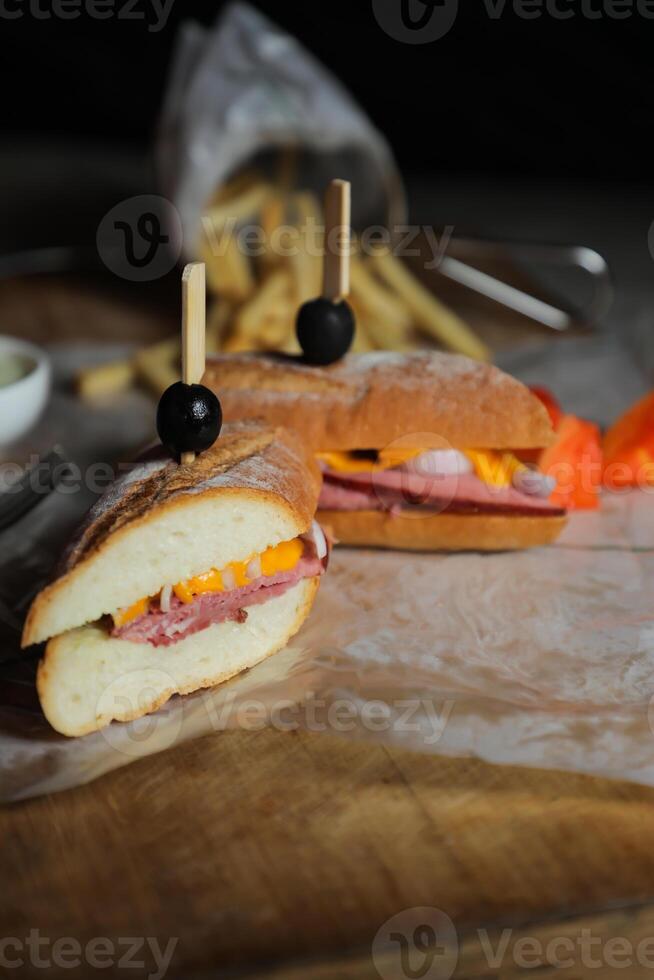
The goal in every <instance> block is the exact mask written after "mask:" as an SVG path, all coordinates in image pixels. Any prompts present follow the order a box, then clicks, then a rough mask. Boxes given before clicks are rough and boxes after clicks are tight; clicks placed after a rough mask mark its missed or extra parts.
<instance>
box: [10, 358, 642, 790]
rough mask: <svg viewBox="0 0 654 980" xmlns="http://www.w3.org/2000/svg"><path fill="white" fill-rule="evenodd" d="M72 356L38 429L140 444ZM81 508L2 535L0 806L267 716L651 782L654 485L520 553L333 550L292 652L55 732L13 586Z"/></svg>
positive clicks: (135, 412)
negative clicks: (106, 719)
mask: <svg viewBox="0 0 654 980" xmlns="http://www.w3.org/2000/svg"><path fill="white" fill-rule="evenodd" d="M593 343H596V342H592V341H589V342H588V344H589V345H590V346H587V347H586V350H587V351H588V353H589V356H590V353H591V347H592V344H593ZM581 350H582V352H583V348H581ZM112 353H113V352H112ZM605 353H606V357H605V359H606V361H607V363H610V362H611V357H610V356H609V354H610V350H608V349H607V350H606V351H605ZM73 354H74V355H75V356H72V355H73ZM615 355H616V359H617V360H616V361H615V362H614V366H615V363H618V361H619V360H620V359H621V358H622V357H623V354H622V352H620V351H618V350H617V349H616V351H615ZM85 356H88V352H86V354H85V353H84V351H80V350H77V351H74V352H73V351H71V350H68V351H66V352H63V351H61V352H59V355H58V360H57V363H58V364H59V365H60V370H59V371H58V373H57V376H58V378H59V384H58V387H57V395H56V398H55V402H54V404H53V407H52V411H51V412H50V413H49V417H48V422H47V425H48V426H49V431H50V433H51V434H52V433H54V434H56V433H57V432H58V427H59V426H60V425H61V420H62V419H65V420H66V427H67V428H68V431H69V436H73V435H75V438H76V439H78V440H80V441H81V443H82V445H83V447H84V452H86V453H88V451H89V445H90V438H89V437H90V433H92V432H95V433H96V441H95V449H96V454H97V455H96V458H98V457H99V456H100V455H101V445H102V439H104V440H105V444H106V440H107V439H108V436H109V434H110V433H111V442H112V444H113V445H114V446H115V442H116V438H117V432H119V431H120V432H123V431H124V433H125V438H126V437H127V436H126V433H127V431H128V429H127V425H126V422H127V419H129V420H130V425H131V427H130V430H129V431H130V432H131V433H132V434H133V438H135V439H136V438H143V439H145V438H147V437H149V435H150V426H151V421H150V420H151V417H152V413H153V406H152V405H151V404H148V403H147V400H144V401H143V402H142V403H140V402H139V404H136V403H135V402H134V401H133V400H132V401H130V402H129V404H128V403H123V404H119V403H114V404H112V405H111V406H106V407H104V408H98V409H97V410H96V411H97V416H96V414H95V413H91V414H90V415H89V413H88V412H87V411H86V409H81V408H80V407H79V406H78V405H77V403H75V401H74V399H72V397H70V396H68V395H67V394H66V393H65V386H64V382H65V371H64V372H63V373H62V370H61V368H62V367H63V366H65V370H71V371H72V370H74V368H75V366H76V365H77V364H79V363H80V359H82V360H83V359H84V357H85ZM94 356H95V357H97V348H96V349H94ZM573 360H574V358H573ZM570 370H572V371H574V370H577V371H579V370H580V365H579V364H577V365H575V364H574V363H573V364H571V366H570ZM622 377H623V379H624V378H625V374H624V372H623V374H622ZM612 383H613V385H614V387H619V378H618V376H617V375H615V374H614V376H613V379H612ZM628 395H629V392H628V390H626V389H625V391H624V398H625V399H627V398H628ZM75 413H78V415H77V425H76V426H72V427H71V425H70V422H71V418H73V417H75ZM100 419H102V421H101V422H100ZM109 420H111V425H110V424H109ZM121 420H122V421H121ZM102 433H104V435H102ZM73 448H74V447H73ZM73 455H75V453H73ZM82 505H84V506H85V505H86V500H85V499H84V495H83V494H79V495H71V496H69V497H68V498H67V499H64V498H62V497H60V496H59V495H58V494H54V495H52V497H50V498H48V500H47V501H45V502H44V503H43V504H41V505H40V506H39V509H38V510H37V511H35V512H34V514H33V515H32V516H31V517H28V518H25V519H24V520H23V521H21V524H20V525H19V526H16V527H15V528H13V529H11V530H10V531H9V532H6V533H5V534H4V535H2V536H1V537H0V570H1V571H2V573H3V577H2V579H1V585H0V589H1V591H0V599H1V600H2V601H3V602H4V606H3V610H4V611H3V616H2V619H3V624H4V628H5V639H4V647H3V652H4V655H5V658H9V659H10V660H11V658H12V657H13V658H14V660H13V662H9V663H6V664H5V666H4V670H5V678H9V679H11V683H7V684H6V685H5V689H4V690H5V697H4V700H5V702H6V701H9V700H12V701H13V702H14V704H13V705H10V704H6V703H5V705H4V706H2V707H0V798H2V800H4V801H7V800H13V799H20V798H24V797H27V796H33V795H37V794H39V793H44V792H51V791H55V790H60V789H65V788H67V787H70V786H73V785H77V784H79V783H83V782H86V781H88V780H90V779H93V778H95V777H97V776H99V775H101V774H102V773H104V772H107V771H108V770H110V769H114V768H117V767H119V766H122V765H126V764H128V763H129V762H131V761H132V760H133V759H134V758H138V757H140V756H143V755H149V754H152V753H155V752H159V751H162V750H163V749H166V748H168V747H170V746H171V745H173V744H176V743H178V742H180V741H183V740H184V739H189V738H193V737H196V736H198V735H201V734H205V733H208V732H212V731H215V732H217V733H219V732H220V730H221V729H224V728H228V727H235V726H241V727H247V728H255V729H256V728H258V727H262V726H264V725H275V726H276V727H278V728H281V729H283V730H288V729H293V728H298V727H301V728H308V729H310V730H312V731H315V732H317V733H320V732H330V733H332V734H337V735H341V736H342V737H344V738H365V739H372V740H382V741H385V742H389V743H392V744H396V745H403V746H405V747H409V748H411V749H414V750H417V751H422V752H433V753H442V754H447V755H474V756H478V757H480V758H483V759H486V760H488V761H490V762H495V763H505V764H514V765H515V764H518V765H530V766H541V767H545V768H559V769H568V770H573V771H580V772H587V773H596V774H602V775H607V776H613V777H621V778H628V779H632V780H634V781H638V782H642V783H645V784H649V785H654V734H653V733H652V725H653V724H654V712H653V710H652V708H651V704H650V699H651V698H652V695H654V610H653V607H652V596H653V595H654V496H653V495H652V494H649V493H644V492H641V491H635V492H628V493H626V494H620V495H611V496H609V497H605V498H604V500H603V504H602V509H601V511H598V512H590V513H580V514H576V515H573V516H572V518H571V521H570V524H569V527H568V528H567V529H566V531H565V533H564V535H563V536H562V538H561V539H560V540H559V542H558V543H557V544H556V545H555V546H553V547H550V548H543V549H536V550H532V551H529V552H524V553H513V554H509V553H506V554H494V555H479V554H467V555H451V556H444V555H429V554H417V555H411V554H408V553H392V552H379V551H377V552H369V551H354V550H337V551H335V552H334V554H333V557H332V562H331V565H330V568H329V571H328V574H327V575H326V576H325V578H324V580H323V583H322V585H321V588H320V592H319V595H318V599H317V602H316V605H315V607H314V610H313V613H312V615H311V617H310V619H309V620H308V622H307V623H306V624H305V626H304V628H303V629H302V630H301V632H300V633H299V634H298V635H297V636H296V637H295V638H294V639H293V641H292V644H291V646H290V647H288V648H287V649H286V650H284V651H282V652H281V653H279V654H277V655H276V656H274V657H272V658H270V659H269V660H268V661H266V662H265V663H263V664H261V665H259V666H258V667H255V668H254V669H253V670H251V671H249V672H247V673H246V674H243V675H241V676H240V677H238V678H236V679H234V680H233V681H231V682H229V683H227V684H225V685H223V686H222V687H220V688H216V689H215V690H213V691H210V692H201V693H198V694H196V695H193V696H191V697H186V698H179V697H177V698H174V699H172V700H171V702H170V703H169V704H168V705H167V706H166V707H165V708H163V709H162V710H160V711H159V712H157V713H156V714H155V715H152V716H149V717H148V718H146V719H141V720H139V721H138V722H134V723H131V724H128V725H119V724H114V725H111V726H109V728H108V729H106V730H105V731H104V732H102V733H97V734H94V735H90V736H86V737H84V738H81V739H66V738H63V737H61V736H58V735H56V734H55V733H53V732H52V731H51V730H50V729H49V727H48V725H47V723H46V722H45V720H44V719H43V718H42V716H41V715H40V713H39V712H38V710H37V709H36V708H35V707H34V697H33V686H32V681H31V675H32V672H33V663H31V662H27V663H26V662H25V661H23V663H22V664H21V663H20V662H18V661H16V659H15V658H16V655H17V650H16V637H17V630H18V627H19V625H20V618H21V616H22V612H23V610H24V606H25V603H26V601H27V594H26V592H25V585H26V584H27V583H29V586H30V588H29V589H28V590H27V592H29V591H31V590H33V589H34V587H35V585H36V577H37V576H41V575H42V574H43V573H44V572H45V571H46V566H47V564H48V560H49V559H51V558H52V557H53V554H54V552H55V551H56V548H55V547H54V546H53V545H51V544H50V542H52V541H55V540H58V539H61V538H62V536H65V534H66V533H67V527H69V526H70V525H71V523H72V522H73V521H74V520H76V519H77V516H78V515H77V511H78V510H79V509H80V508H81V507H82ZM17 693H18V697H17ZM16 701H19V702H22V705H23V706H19V705H17V704H16V703H15V702H16ZM215 737H218V738H219V737H220V734H216V736H215Z"/></svg>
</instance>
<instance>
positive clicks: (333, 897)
mask: <svg viewBox="0 0 654 980" xmlns="http://www.w3.org/2000/svg"><path fill="white" fill-rule="evenodd" d="M167 302H168V300H167V299H166V302H164V303H163V304H162V305H161V306H160V307H157V306H156V305H150V304H149V303H148V305H147V307H146V305H145V304H143V305H142V306H141V307H140V308H138V307H137V308H136V309H135V307H134V306H133V304H132V303H131V302H130V301H129V300H126V299H125V298H124V297H120V296H117V295H116V294H115V293H113V292H107V291H104V292H103V291H100V292H99V293H98V292H97V290H96V288H95V287H93V286H89V285H88V284H81V283H79V284H75V283H70V282H68V283H62V282H61V281H56V280H52V281H46V280H43V281H40V282H38V283H36V282H32V283H29V284H20V283H18V284H8V283H4V284H2V285H1V286H0V314H1V315H2V318H3V322H4V323H5V324H8V325H9V324H12V325H14V326H15V332H21V333H23V334H29V335H31V336H38V337H41V338H45V337H47V339H48V340H50V341H52V340H54V339H55V338H57V337H66V338H70V337H72V336H75V335H76V336H80V335H82V336H85V337H87V338H88V336H89V335H95V336H98V338H99V339H106V338H107V337H111V339H119V336H120V339H124V338H126V337H129V339H132V340H133V339H139V338H143V339H153V338H154V337H156V336H159V335H164V334H166V333H169V332H170V330H171V329H174V322H175V317H176V310H173V311H172V313H171V310H170V306H169V305H168V306H167ZM118 335H119V336H118ZM652 751H653V752H654V741H653V743H652ZM653 823H654V790H649V789H645V788H642V787H638V786H634V785H631V784H627V783H620V782H610V781H607V780H602V779H595V778H589V777H584V776H574V775H570V774H562V773H556V772H541V771H536V770H529V769H517V768H497V767H493V766H489V765H486V764H484V763H481V762H478V761H476V760H456V759H441V758H435V757H433V756H423V755H417V754H411V753H408V752H404V751H398V750H392V749H389V748H387V747H383V746H379V745H371V744H367V743H366V744H363V743H355V742H348V741H343V740H338V739H335V738H332V737H326V736H324V735H311V734H303V733H281V732H276V731H263V732H259V733H253V732H242V731H237V732H230V733H220V734H217V735H214V736H210V737H206V738H202V739H199V740H197V741H195V742H192V743H189V744H185V745H183V746H180V747H178V748H176V749H174V750H171V751H169V752H168V753H165V754H163V755H160V756H157V757H154V758H150V759H145V760H142V761H139V762H137V763H134V764H132V765H130V766H128V767H126V768H124V769H121V770H119V771H117V772H114V773H112V774H110V775H107V776H105V777H103V778H102V779H99V780H97V781H96V782H94V783H92V784H90V785H88V786H84V787H80V788H78V789H75V790H72V791H69V792H66V793H62V794H59V795H56V796H53V797H44V798H41V799H37V800H32V801H27V802H25V803H21V804H15V805H12V806H9V807H6V808H4V809H3V810H1V811H0V841H1V842H2V846H1V849H0V881H2V883H3V888H2V897H1V898H0V926H1V928H0V937H12V939H16V940H17V941H18V942H19V943H22V944H23V945H22V946H20V947H19V949H20V950H22V953H21V954H20V955H22V956H23V959H24V965H23V967H22V968H21V970H20V973H18V972H17V973H16V975H20V976H27V977H31V976H34V977H40V976H42V974H43V967H42V966H41V967H39V966H37V965H35V963H34V962H31V961H30V954H29V950H28V948H27V947H25V946H24V942H25V939H26V938H27V937H28V936H29V932H30V930H31V929H38V930H39V933H40V936H41V937H47V938H48V939H49V941H50V943H52V941H54V940H55V939H57V938H62V937H72V938H73V939H75V940H77V942H79V943H81V944H85V943H86V942H87V941H88V940H90V939H92V938H96V937H107V939H108V940H109V941H110V942H111V943H112V944H114V948H115V949H116V950H117V951H118V953H119V954H120V955H123V954H125V953H126V947H125V945H123V946H122V947H121V945H120V942H121V940H124V938H125V937H156V938H157V939H158V941H159V943H160V945H161V946H162V947H165V946H166V944H167V943H168V941H169V939H171V938H175V939H177V943H176V945H175V950H174V954H173V959H172V963H171V965H170V968H169V970H168V972H167V974H166V975H167V976H168V977H180V978H184V980H189V978H193V977H208V976H212V977H215V976H222V975H226V976H229V975H236V973H238V976H241V977H242V976H245V977H248V978H255V977H257V978H259V977H261V978H263V977H275V978H295V977H297V978H300V977H301V978H303V980H309V978H323V977H324V978H330V980H333V978H336V977H352V978H368V977H377V976H379V975H382V976H393V977H402V976H403V975H406V974H403V973H402V972H401V965H400V961H399V959H398V952H397V951H393V950H390V951H389V952H386V953H385V952H383V951H380V950H379V949H377V948H376V953H375V956H374V958H373V956H372V947H371V944H372V941H373V938H374V937H375V935H376V933H377V931H378V929H379V928H380V927H381V926H382V925H383V924H384V922H385V921H386V920H387V919H388V918H389V917H391V916H394V915H396V914H397V913H399V912H401V911H402V910H406V909H412V908H414V907H419V906H430V907H435V908H437V909H439V910H441V912H442V913H445V915H447V916H448V917H449V918H450V919H451V920H452V922H453V923H454V926H455V928H456V930H457V932H458V941H459V957H458V966H457V967H456V972H455V973H454V975H455V976H459V977H489V976H497V975H501V976H502V977H513V976H517V975H518V973H520V975H521V976H522V975H524V973H523V972H521V969H520V962H521V961H520V954H517V953H516V952H515V942H516V941H517V940H519V939H520V938H523V939H524V938H525V937H527V938H529V937H531V938H532V939H535V940H536V941H537V942H540V943H541V945H542V947H543V949H545V948H549V947H547V944H548V943H551V940H552V939H557V940H561V939H563V940H566V939H567V940H571V941H572V944H573V947H574V948H576V944H577V942H578V939H579V937H580V936H582V935H583V930H590V935H591V936H592V937H593V938H595V937H597V938H598V939H599V940H600V946H601V949H599V951H598V948H597V945H595V947H593V948H594V953H595V961H597V959H598V958H599V962H600V966H598V967H588V966H587V965H585V963H584V962H583V961H582V958H581V955H580V954H577V955H576V957H575V958H574V960H573V965H572V966H571V967H569V968H567V969H566V970H565V971H562V972H563V975H564V976H569V977H578V976H582V975H587V974H588V975H591V976H593V977H598V978H601V977H604V976H608V975H609V973H611V975H612V974H613V972H614V969H613V968H612V967H611V963H612V962H613V960H612V959H611V958H612V957H613V955H614V951H613V950H611V951H610V953H608V954H607V953H606V952H605V947H604V946H603V945H602V943H603V942H604V940H606V939H608V938H610V937H616V936H619V937H623V938H624V940H625V941H626V942H628V943H631V944H632V946H633V947H634V948H635V947H636V944H637V943H638V942H641V940H643V939H644V938H646V937H648V936H654V853H653V849H652V846H651V827H652V825H653ZM506 928H511V929H512V930H513V931H512V932H511V934H510V942H509V943H508V945H507V947H506V950H505V953H504V959H503V961H502V965H501V968H499V967H498V966H497V964H495V965H493V963H492V962H490V961H489V959H488V957H487V956H486V955H485V954H484V949H485V948H486V949H488V948H489V947H490V948H491V949H495V948H496V947H497V945H498V943H501V942H502V939H503V936H504V935H506V934H505V933H503V930H504V929H506ZM479 930H488V933H486V932H481V933H480V932H479ZM408 938H409V939H410V936H409V937H408ZM398 950H399V946H398ZM40 952H41V955H42V956H45V957H47V956H49V955H51V954H52V948H51V945H50V947H48V948H42V949H41V951H40ZM623 952H624V951H623ZM5 953H6V955H8V956H10V957H14V956H16V955H18V954H17V953H16V946H15V945H12V946H11V948H8V949H6V950H5ZM118 953H117V955H118ZM559 953H560V955H561V956H563V952H561V950H560V948H559ZM143 955H144V953H143V950H141V951H140V952H138V953H137V954H135V956H134V958H135V959H139V958H142V957H143ZM32 959H33V957H32ZM618 959H619V957H618ZM623 960H624V956H623ZM145 962H146V964H147V969H148V970H149V971H151V972H153V971H154V969H155V967H154V963H153V960H152V958H151V957H149V958H148V957H147V956H146V958H145ZM532 962H533V960H532ZM445 965H447V964H445ZM144 971H145V968H144ZM144 971H142V972H139V971H136V970H133V971H132V974H131V975H133V976H140V975H144ZM384 971H386V972H384ZM101 972H102V975H103V976H104V977H111V976H125V969H123V968H121V967H120V966H119V964H118V960H117V957H115V958H114V962H113V964H112V965H109V966H108V967H107V968H106V969H103V970H102V971H101ZM553 973H554V971H553V969H550V968H549V967H548V966H547V965H546V964H545V965H544V966H543V968H542V969H541V970H540V971H539V974H538V975H539V976H540V977H549V976H551V975H553ZM9 975H13V974H12V971H11V970H9ZM49 975H50V976H54V977H58V976H61V977H66V978H71V977H84V978H86V977H88V976H90V975H92V971H91V969H90V968H89V966H88V964H86V963H83V964H82V965H81V966H79V967H77V968H68V967H66V968H64V967H61V968H52V969H51V970H50V972H49ZM425 975H427V976H448V975H449V973H448V972H447V970H446V971H445V972H442V971H441V972H440V973H431V974H425ZM622 975H623V976H626V975H628V976H630V977H631V976H641V975H642V976H650V975H651V969H647V968H646V967H642V968H638V969H633V970H630V971H629V972H628V973H627V971H624V970H623V971H622Z"/></svg>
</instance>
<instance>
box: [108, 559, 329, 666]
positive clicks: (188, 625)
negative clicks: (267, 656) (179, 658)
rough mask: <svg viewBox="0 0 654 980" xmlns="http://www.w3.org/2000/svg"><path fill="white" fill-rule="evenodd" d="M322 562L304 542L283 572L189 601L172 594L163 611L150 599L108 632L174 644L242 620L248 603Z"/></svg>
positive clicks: (308, 574)
mask: <svg viewBox="0 0 654 980" xmlns="http://www.w3.org/2000/svg"><path fill="white" fill-rule="evenodd" d="M326 565H327V557H326V556H325V557H323V558H318V556H317V554H316V552H315V548H313V547H312V546H311V545H310V544H309V543H306V544H305V552H304V554H303V556H302V558H300V560H299V562H298V563H297V565H295V567H294V568H292V569H290V570H289V571H287V572H278V573H276V574H275V575H268V576H264V575H262V576H260V577H259V578H257V579H254V581H252V582H250V583H249V585H243V586H241V587H240V588H237V589H229V590H226V591H223V592H205V593H204V594H203V595H199V596H197V597H196V598H195V599H194V601H193V602H190V603H186V602H182V601H181V600H180V599H178V598H177V596H175V595H173V596H172V597H171V599H170V608H169V610H168V611H167V612H164V611H163V609H161V608H160V607H159V605H158V603H156V602H154V603H152V605H151V607H150V610H149V611H148V612H147V613H145V614H144V615H143V616H139V617H138V618H137V619H133V620H132V621H131V622H130V623H127V624H126V625H125V626H121V627H117V628H114V629H113V631H112V634H111V635H112V636H114V637H117V638H119V639H121V640H130V641H131V642H133V643H150V644H151V645H152V646H155V647H160V646H170V645H171V644H173V643H177V642H178V641H179V640H181V639H183V638H184V637H186V636H190V635H191V634H192V633H198V632H199V631H200V630H203V629H206V628H207V627H208V626H213V625H214V624H215V623H224V622H227V621H228V620H231V621H234V622H239V623H242V622H245V620H246V619H247V609H248V607H249V606H258V605H260V603H262V602H267V601H268V599H273V598H274V597H275V596H278V595H282V593H283V592H286V590H287V589H290V588H291V586H293V585H295V583H296V582H299V581H300V579H303V578H313V577H314V576H316V575H321V574H322V573H323V571H324V570H325V568H326Z"/></svg>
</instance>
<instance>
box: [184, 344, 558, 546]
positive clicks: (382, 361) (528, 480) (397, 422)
mask: <svg viewBox="0 0 654 980" xmlns="http://www.w3.org/2000/svg"><path fill="white" fill-rule="evenodd" d="M203 380H204V384H205V385H206V386H207V387H208V388H211V389H212V390H213V391H214V392H215V393H217V394H219V397H220V400H221V403H222V406H223V411H224V413H225V417H226V418H228V419H229V418H236V417H243V416H248V415H249V416H250V417H253V416H256V417H258V418H260V419H263V420H265V421H266V422H267V423H268V424H272V425H286V426H290V427H293V428H294V429H295V430H296V431H297V432H298V433H299V435H300V436H301V438H302V439H303V441H304V442H305V445H306V446H307V447H308V449H310V450H311V452H313V453H314V455H315V456H316V458H317V460H318V462H319V465H320V467H321V469H322V473H323V486H322V490H321V493H320V498H319V502H318V515H317V517H318V520H319V521H320V523H321V524H322V526H323V527H329V528H330V529H331V531H332V532H333V535H334V538H335V539H336V541H338V542H340V543H342V544H346V545H361V546H369V547H386V548H406V549H411V550H446V551H460V550H481V551H493V550H506V549H516V548H526V547H530V546H533V545H542V544H547V543H549V542H551V541H553V540H554V539H555V538H556V536H557V535H558V534H559V532H560V531H561V529H562V528H563V526H564V523H565V511H564V510H562V509H561V508H560V507H557V506H555V505H553V504H552V503H551V502H550V501H549V499H548V497H549V496H550V494H551V492H552V490H553V481H551V479H550V478H549V477H545V476H543V475H542V474H540V473H538V472H537V471H536V470H534V469H531V468H530V467H529V465H527V464H526V463H525V462H524V461H523V459H525V458H528V457H529V455H530V452H531V453H532V455H533V451H534V450H537V449H541V448H543V447H545V446H547V445H549V444H550V443H551V442H552V440H553V430H552V425H551V422H550V419H549V416H548V413H547V411H546V409H545V407H544V406H543V404H542V403H541V401H540V400H539V399H538V398H537V397H536V396H535V395H534V394H533V393H532V392H531V391H530V390H529V389H528V388H527V387H525V385H523V384H522V383H521V382H519V381H517V380H515V379H514V378H512V377H510V376H509V375H507V374H505V373H504V372H502V371H501V370H499V369H498V368H496V367H494V366H492V365H489V364H486V363H480V362H477V361H473V360H470V359H469V358H466V357H462V356H460V355H456V354H447V353H441V352H437V351H433V352H432V351H420V352H414V353H394V352H387V351H375V352H372V353H366V354H350V355H347V356H346V357H344V358H342V359H341V360H339V361H337V362H336V363H334V364H331V365H329V366H327V367H316V366H310V365H307V364H305V363H303V362H302V361H301V360H298V359H294V358H291V357H288V356H283V355H275V354H232V355H222V356H216V357H213V358H210V359H209V360H208V361H207V366H206V370H205V374H204V379H203ZM521 457H522V459H521Z"/></svg>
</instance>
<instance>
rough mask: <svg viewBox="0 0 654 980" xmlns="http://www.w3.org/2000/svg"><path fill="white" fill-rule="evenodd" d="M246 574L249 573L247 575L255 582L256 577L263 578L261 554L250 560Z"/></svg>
mask: <svg viewBox="0 0 654 980" xmlns="http://www.w3.org/2000/svg"><path fill="white" fill-rule="evenodd" d="M245 574H246V575H247V577H248V578H249V579H250V581H251V582H253V581H254V579H255V578H261V575H262V574H263V573H262V571H261V557H260V555H255V556H254V558H251V559H250V561H249V562H248V563H247V567H246V569H245Z"/></svg>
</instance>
